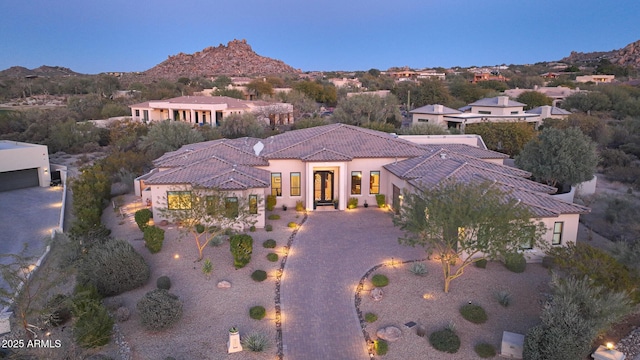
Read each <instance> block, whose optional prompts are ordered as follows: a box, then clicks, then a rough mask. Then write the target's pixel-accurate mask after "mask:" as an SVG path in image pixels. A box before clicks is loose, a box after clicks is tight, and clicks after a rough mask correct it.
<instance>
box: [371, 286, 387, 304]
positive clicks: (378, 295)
mask: <svg viewBox="0 0 640 360" xmlns="http://www.w3.org/2000/svg"><path fill="white" fill-rule="evenodd" d="M382 295H384V291H382V289H381V288H375V289H373V290H371V298H372V299H373V301H380V300H382Z"/></svg>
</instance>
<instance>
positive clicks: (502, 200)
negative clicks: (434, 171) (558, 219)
mask: <svg viewBox="0 0 640 360" xmlns="http://www.w3.org/2000/svg"><path fill="white" fill-rule="evenodd" d="M532 218H533V215H532V213H531V211H530V210H529V209H528V208H527V207H526V206H524V205H523V204H520V203H519V201H518V200H517V199H515V198H512V197H511V196H510V195H509V193H508V192H505V191H502V190H501V189H499V188H497V187H495V186H493V185H492V184H491V183H465V182H459V181H457V180H456V179H450V180H445V181H443V182H441V183H440V184H437V185H435V186H434V187H432V188H423V189H419V190H417V191H414V192H408V191H405V194H404V200H403V203H402V205H401V207H400V213H399V215H396V216H395V217H394V219H393V223H394V225H395V226H398V227H400V229H401V230H403V231H404V236H403V237H401V238H399V239H398V240H399V242H400V243H401V244H403V245H410V246H415V245H420V246H422V247H424V248H425V250H426V251H427V252H428V253H429V254H433V253H435V255H436V256H437V258H438V259H439V260H440V263H441V265H442V272H443V275H444V292H449V284H450V283H451V281H452V280H454V279H456V278H458V277H460V276H462V275H463V273H464V270H465V269H466V267H467V266H469V265H471V264H473V263H474V262H476V261H478V260H480V259H483V258H489V259H499V258H503V257H505V256H508V255H509V254H514V253H516V252H518V251H519V250H520V249H521V248H522V247H523V246H531V245H534V246H535V245H538V246H540V245H541V243H540V238H541V236H542V234H543V233H544V231H545V227H544V225H543V224H542V223H538V224H536V223H535V222H533V221H532V220H531V219H532ZM456 265H457V267H456Z"/></svg>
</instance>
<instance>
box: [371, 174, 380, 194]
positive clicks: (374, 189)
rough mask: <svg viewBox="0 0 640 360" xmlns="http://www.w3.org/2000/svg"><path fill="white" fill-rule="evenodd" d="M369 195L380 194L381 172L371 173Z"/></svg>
mask: <svg viewBox="0 0 640 360" xmlns="http://www.w3.org/2000/svg"><path fill="white" fill-rule="evenodd" d="M369 194H372V195H375V194H380V171H372V172H370V173H369Z"/></svg>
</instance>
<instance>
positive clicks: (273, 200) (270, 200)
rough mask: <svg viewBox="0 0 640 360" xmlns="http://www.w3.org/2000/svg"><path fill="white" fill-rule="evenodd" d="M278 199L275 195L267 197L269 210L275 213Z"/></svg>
mask: <svg viewBox="0 0 640 360" xmlns="http://www.w3.org/2000/svg"><path fill="white" fill-rule="evenodd" d="M277 203H278V199H277V198H276V196H275V195H267V210H269V211H273V209H275V207H276V204H277Z"/></svg>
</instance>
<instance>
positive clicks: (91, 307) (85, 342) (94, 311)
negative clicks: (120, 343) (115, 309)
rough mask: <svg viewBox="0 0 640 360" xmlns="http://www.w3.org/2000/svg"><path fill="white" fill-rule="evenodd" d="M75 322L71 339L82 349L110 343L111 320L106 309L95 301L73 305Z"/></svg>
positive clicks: (79, 302) (86, 300) (84, 301)
mask: <svg viewBox="0 0 640 360" xmlns="http://www.w3.org/2000/svg"><path fill="white" fill-rule="evenodd" d="M73 312H74V314H75V316H76V321H75V323H74V325H73V337H74V339H75V341H76V343H77V344H78V345H80V346H82V347H84V348H96V347H99V346H103V345H106V344H108V343H109V341H111V335H112V334H113V323H114V321H113V319H112V318H111V317H110V316H109V312H108V311H107V309H106V308H105V307H104V306H103V305H102V303H100V301H97V300H90V299H84V300H82V301H78V302H76V303H75V305H74V311H73Z"/></svg>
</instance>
